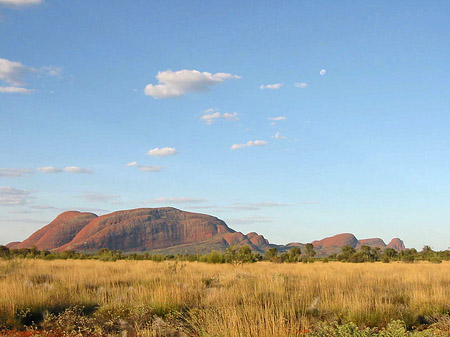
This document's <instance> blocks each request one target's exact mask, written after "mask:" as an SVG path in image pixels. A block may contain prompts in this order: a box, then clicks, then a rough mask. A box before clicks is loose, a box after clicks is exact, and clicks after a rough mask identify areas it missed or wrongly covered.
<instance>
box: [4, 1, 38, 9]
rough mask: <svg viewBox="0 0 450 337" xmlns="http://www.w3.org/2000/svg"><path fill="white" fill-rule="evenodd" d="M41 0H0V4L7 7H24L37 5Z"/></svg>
mask: <svg viewBox="0 0 450 337" xmlns="http://www.w3.org/2000/svg"><path fill="white" fill-rule="evenodd" d="M41 3H42V0H0V5H4V6H8V7H25V6H33V5H39V4H41Z"/></svg>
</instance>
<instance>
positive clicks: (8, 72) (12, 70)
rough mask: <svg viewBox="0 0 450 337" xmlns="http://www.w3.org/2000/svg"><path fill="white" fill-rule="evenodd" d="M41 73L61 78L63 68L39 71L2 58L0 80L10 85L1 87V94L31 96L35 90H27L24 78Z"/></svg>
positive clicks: (10, 0)
mask: <svg viewBox="0 0 450 337" xmlns="http://www.w3.org/2000/svg"><path fill="white" fill-rule="evenodd" d="M2 1H3V2H2ZM31 2H32V1H25V0H22V1H17V0H16V1H13V0H9V1H5V0H0V4H2V3H9V4H13V3H16V4H19V3H21V4H25V3H31ZM37 72H40V73H42V74H45V75H48V76H57V77H61V73H62V67H55V66H46V67H42V68H41V69H39V70H37V69H35V68H32V67H27V66H25V65H23V64H22V63H20V62H15V61H10V60H7V59H4V58H0V80H1V81H3V82H5V83H8V84H10V85H9V86H0V93H3V94H30V93H32V92H33V91H34V90H32V89H26V88H24V86H25V81H24V79H23V78H24V77H25V76H26V75H27V74H29V73H37Z"/></svg>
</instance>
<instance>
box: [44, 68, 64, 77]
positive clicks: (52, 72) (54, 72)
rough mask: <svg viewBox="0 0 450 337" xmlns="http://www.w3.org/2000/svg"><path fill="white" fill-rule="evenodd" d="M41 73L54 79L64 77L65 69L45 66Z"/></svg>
mask: <svg viewBox="0 0 450 337" xmlns="http://www.w3.org/2000/svg"><path fill="white" fill-rule="evenodd" d="M40 71H41V73H43V74H46V75H48V76H54V77H59V78H61V77H62V72H63V67H57V66H45V67H41V69H40Z"/></svg>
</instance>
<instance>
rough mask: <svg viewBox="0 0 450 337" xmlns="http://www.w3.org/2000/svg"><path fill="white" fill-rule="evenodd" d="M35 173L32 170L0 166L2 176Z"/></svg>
mask: <svg viewBox="0 0 450 337" xmlns="http://www.w3.org/2000/svg"><path fill="white" fill-rule="evenodd" d="M31 174H33V171H32V170H27V169H7V168H0V177H10V178H17V177H23V176H27V175H31Z"/></svg>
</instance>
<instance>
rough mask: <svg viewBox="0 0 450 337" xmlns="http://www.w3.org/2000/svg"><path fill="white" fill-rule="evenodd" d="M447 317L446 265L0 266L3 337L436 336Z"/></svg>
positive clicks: (449, 266) (449, 285)
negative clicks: (352, 328) (350, 329)
mask: <svg viewBox="0 0 450 337" xmlns="http://www.w3.org/2000/svg"><path fill="white" fill-rule="evenodd" d="M449 311H450V262H444V263H442V264H431V263H427V262H421V263H414V264H405V263H389V264H383V263H364V264H347V263H340V262H333V263H318V262H316V263H311V264H304V263H293V264H275V263H271V262H258V263H254V264H244V265H231V264H220V265H214V264H204V263H198V262H169V261H165V262H160V263H157V262H152V261H116V262H102V261H91V260H55V261H43V260H3V261H2V260H0V325H2V326H3V328H4V329H6V328H7V329H21V328H23V327H24V325H25V326H26V325H28V326H29V327H30V326H31V327H33V326H34V327H35V328H39V329H41V328H44V329H47V330H48V331H53V330H55V329H56V330H58V331H66V333H67V331H69V332H70V331H72V332H76V334H78V335H80V336H86V335H95V336H97V335H108V334H110V335H114V334H121V335H124V334H126V333H128V336H130V335H135V334H137V335H142V336H205V337H206V336H224V337H225V336H226V337H228V336H230V337H241V336H262V337H265V336H267V337H269V336H300V335H308V334H309V333H310V331H315V329H316V330H317V327H318V322H328V323H331V322H338V323H339V324H345V323H348V322H353V323H354V324H355V325H357V326H359V327H361V328H362V327H375V328H377V327H378V328H383V327H386V326H387V325H388V324H389V322H391V321H393V320H401V321H403V322H404V324H405V327H406V328H408V329H419V330H420V329H422V328H424V327H429V326H432V324H433V323H436V322H438V321H439V322H440V323H438V324H441V327H440V330H439V331H440V332H439V333H442V334H444V333H446V332H445V331H446V329H447V328H448V327H446V325H445V324H444V323H442V322H445V321H447V322H448V313H449ZM446 317H447V318H446ZM83 329H84V331H83ZM56 330H55V331H56ZM371 331H372V330H371ZM373 331H374V330H373ZM429 331H431V330H429ZM125 332H126V333H125ZM433 333H434V332H433ZM338 335H339V334H337V333H335V332H334V333H333V332H330V333H329V334H321V336H338ZM355 336H356V335H355ZM359 336H363V334H360V335H359ZM364 336H365V335H364ZM370 336H372V335H370ZM386 336H387V335H386ZM389 336H397V335H395V334H394V335H389ZM398 336H402V335H401V334H400V335H398ZM427 336H428V335H427ZM430 336H431V334H430Z"/></svg>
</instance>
